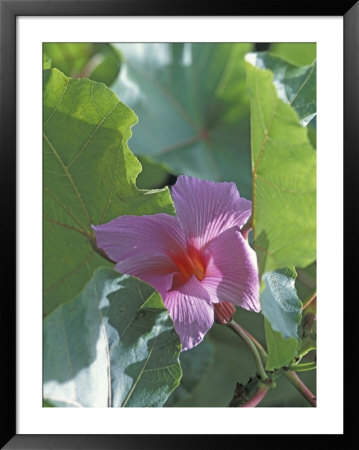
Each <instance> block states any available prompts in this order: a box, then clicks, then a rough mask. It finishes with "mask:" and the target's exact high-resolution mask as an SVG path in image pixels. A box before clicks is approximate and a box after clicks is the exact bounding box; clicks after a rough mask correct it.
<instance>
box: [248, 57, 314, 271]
mask: <svg viewBox="0 0 359 450" xmlns="http://www.w3.org/2000/svg"><path fill="white" fill-rule="evenodd" d="M256 60H257V59H256V57H253V54H252V55H251V56H250V61H252V62H255V61H256ZM247 76H248V85H249V88H250V95H251V130H252V131H251V133H252V177H253V204H252V215H253V223H254V248H255V250H256V251H257V256H258V263H259V269H260V273H261V274H263V273H265V272H268V271H271V270H276V269H279V268H285V267H291V266H295V267H297V266H298V267H305V266H307V265H308V264H310V263H311V262H313V261H314V260H315V256H316V154H315V151H314V149H313V147H312V146H311V144H310V142H309V140H308V135H307V130H306V128H304V127H302V126H301V125H300V123H299V118H298V116H297V113H296V112H295V110H294V109H293V108H292V107H291V106H290V105H289V104H286V103H285V102H283V101H282V100H281V99H280V98H279V97H278V93H277V90H276V88H275V86H274V84H273V73H272V72H271V71H269V70H263V69H261V68H258V67H256V66H254V65H253V64H251V63H249V62H247ZM302 91H303V89H302ZM302 91H301V92H302ZM301 92H299V91H298V92H297V95H296V97H295V98H297V99H298V102H299V99H300V96H301Z"/></svg>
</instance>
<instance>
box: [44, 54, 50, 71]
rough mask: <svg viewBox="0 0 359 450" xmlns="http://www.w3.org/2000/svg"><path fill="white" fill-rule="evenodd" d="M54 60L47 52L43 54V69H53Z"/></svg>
mask: <svg viewBox="0 0 359 450" xmlns="http://www.w3.org/2000/svg"><path fill="white" fill-rule="evenodd" d="M51 66H52V61H51V59H50V58H49V57H48V56H47V55H45V53H43V54H42V68H43V69H51Z"/></svg>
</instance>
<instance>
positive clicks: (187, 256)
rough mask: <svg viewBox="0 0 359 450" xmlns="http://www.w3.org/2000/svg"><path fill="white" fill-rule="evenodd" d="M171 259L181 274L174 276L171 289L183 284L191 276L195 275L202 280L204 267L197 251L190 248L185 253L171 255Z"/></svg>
mask: <svg viewBox="0 0 359 450" xmlns="http://www.w3.org/2000/svg"><path fill="white" fill-rule="evenodd" d="M171 259H172V261H173V262H174V263H175V264H176V266H177V267H178V269H179V271H180V272H181V273H180V274H177V275H175V276H174V278H173V285H172V289H175V288H176V287H178V286H181V285H182V284H184V283H185V282H186V281H187V280H189V279H190V278H191V277H192V275H195V276H196V277H197V279H198V280H200V281H201V280H203V278H204V274H205V266H204V264H203V261H202V259H201V255H200V252H199V251H198V250H197V249H195V248H192V249H188V250H187V252H182V253H180V254H176V255H171Z"/></svg>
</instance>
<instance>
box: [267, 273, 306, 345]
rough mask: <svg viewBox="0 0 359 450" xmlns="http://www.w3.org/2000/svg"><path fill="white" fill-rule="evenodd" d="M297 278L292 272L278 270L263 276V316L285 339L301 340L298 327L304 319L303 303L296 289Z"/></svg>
mask: <svg viewBox="0 0 359 450" xmlns="http://www.w3.org/2000/svg"><path fill="white" fill-rule="evenodd" d="M295 278H296V274H294V273H293V272H292V271H291V270H289V269H286V270H278V271H276V272H267V273H266V274H264V275H263V280H264V281H265V289H264V290H263V292H262V293H261V304H262V310H261V312H262V314H263V315H264V317H266V318H267V319H268V321H269V322H270V324H271V326H272V328H273V330H275V331H279V332H280V333H281V334H282V335H283V337H284V338H295V339H299V336H298V325H299V323H300V320H301V317H302V302H301V301H300V300H299V298H298V295H297V291H296V289H295Z"/></svg>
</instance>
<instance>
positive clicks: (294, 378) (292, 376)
mask: <svg viewBox="0 0 359 450" xmlns="http://www.w3.org/2000/svg"><path fill="white" fill-rule="evenodd" d="M283 373H284V375H285V376H286V377H287V378H288V380H289V381H290V382H291V383H292V384H293V386H294V387H295V388H296V389H297V390H298V391H299V392H300V393H301V394H302V395H303V397H304V398H305V399H306V400H307V401H308V402H309V403H310V404H311V405H312V406H314V407H316V406H317V400H316V398H315V397H314V395H313V393H312V392H311V391H310V390H309V389H308V388H307V386H306V385H305V384H304V383H303V381H302V380H301V379H300V378H299V377H298V375H297V374H296V373H295V372H294V371H293V370H288V371H287V370H283Z"/></svg>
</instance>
